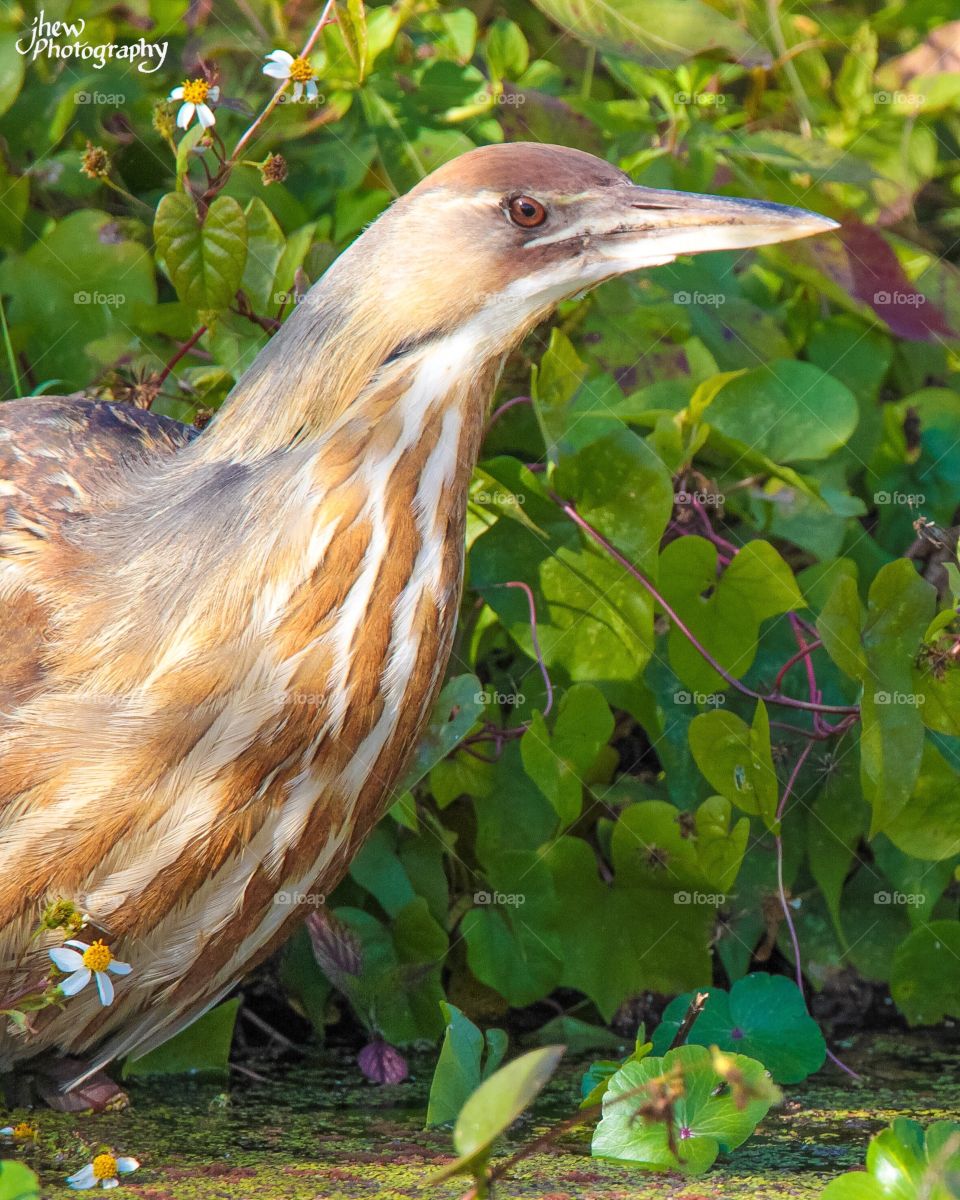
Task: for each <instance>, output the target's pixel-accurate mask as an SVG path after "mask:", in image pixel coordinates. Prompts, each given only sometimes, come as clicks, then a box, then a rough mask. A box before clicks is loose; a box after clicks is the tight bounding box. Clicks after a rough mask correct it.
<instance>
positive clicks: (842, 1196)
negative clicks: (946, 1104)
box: [821, 1117, 960, 1200]
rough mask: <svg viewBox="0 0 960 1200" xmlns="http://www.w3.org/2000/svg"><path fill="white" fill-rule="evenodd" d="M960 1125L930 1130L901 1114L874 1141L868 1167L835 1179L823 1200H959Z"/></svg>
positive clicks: (938, 1123) (945, 1123)
mask: <svg viewBox="0 0 960 1200" xmlns="http://www.w3.org/2000/svg"><path fill="white" fill-rule="evenodd" d="M958 1173H960V1123H958V1122H956V1121H935V1122H934V1123H933V1124H932V1125H930V1126H928V1127H927V1130H926V1132H924V1129H923V1127H922V1126H921V1125H919V1124H918V1123H917V1122H916V1121H911V1120H908V1119H907V1118H906V1117H897V1119H896V1120H895V1121H893V1122H892V1124H890V1125H888V1126H887V1128H886V1129H883V1130H881V1131H880V1133H878V1134H876V1135H875V1136H874V1137H873V1138H871V1140H870V1145H869V1146H868V1147H867V1169H866V1171H865V1172H864V1171H848V1172H847V1173H846V1174H845V1175H840V1176H838V1177H837V1178H836V1179H832V1180H831V1181H830V1183H828V1184H827V1186H826V1188H825V1189H824V1191H823V1193H822V1196H821V1200H878V1198H882V1200H956V1196H957V1191H956V1186H955V1184H954V1182H953V1181H954V1180H956V1178H957V1175H958Z"/></svg>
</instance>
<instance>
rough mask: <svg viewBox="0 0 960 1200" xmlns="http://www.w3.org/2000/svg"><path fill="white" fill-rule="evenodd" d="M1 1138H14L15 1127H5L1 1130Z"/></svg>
mask: <svg viewBox="0 0 960 1200" xmlns="http://www.w3.org/2000/svg"><path fill="white" fill-rule="evenodd" d="M0 1137H13V1126H12V1125H4V1127H3V1128H2V1129H0Z"/></svg>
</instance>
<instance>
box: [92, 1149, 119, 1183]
mask: <svg viewBox="0 0 960 1200" xmlns="http://www.w3.org/2000/svg"><path fill="white" fill-rule="evenodd" d="M116 1175H117V1160H116V1159H115V1158H114V1157H113V1155H112V1154H98V1155H97V1157H96V1158H95V1159H94V1160H93V1177H94V1179H115V1178H116Z"/></svg>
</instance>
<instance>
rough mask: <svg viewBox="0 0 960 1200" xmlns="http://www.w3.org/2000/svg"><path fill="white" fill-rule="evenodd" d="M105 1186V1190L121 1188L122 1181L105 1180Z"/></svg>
mask: <svg viewBox="0 0 960 1200" xmlns="http://www.w3.org/2000/svg"><path fill="white" fill-rule="evenodd" d="M103 1186H104V1187H105V1188H115V1187H119V1186H120V1180H119V1179H105V1180H104V1181H103Z"/></svg>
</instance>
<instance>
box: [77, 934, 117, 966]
mask: <svg viewBox="0 0 960 1200" xmlns="http://www.w3.org/2000/svg"><path fill="white" fill-rule="evenodd" d="M112 962H113V955H112V954H111V953H110V950H109V948H108V947H107V946H105V945H104V944H103V941H102V940H101V941H97V942H94V943H93V945H92V946H88V947H87V949H86V950H84V952H83V965H84V966H85V967H89V968H90V970H91V971H105V970H106V969H107V967H109V966H110V964H111V963H112Z"/></svg>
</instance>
